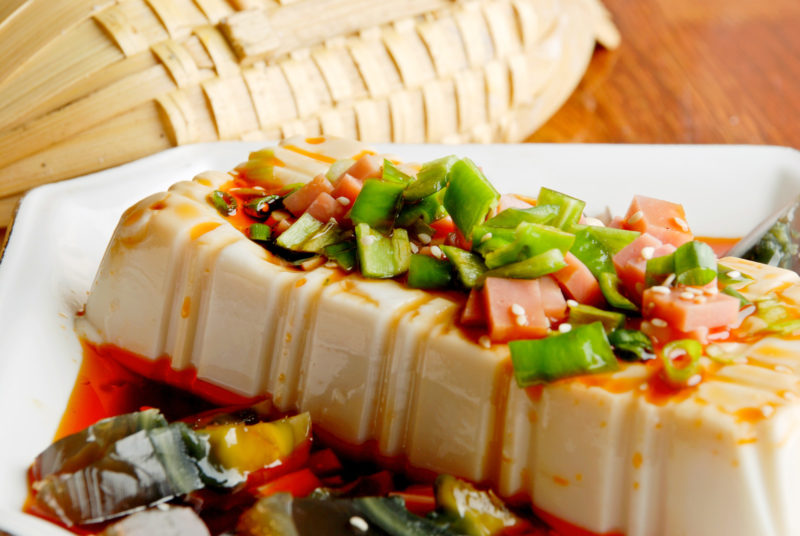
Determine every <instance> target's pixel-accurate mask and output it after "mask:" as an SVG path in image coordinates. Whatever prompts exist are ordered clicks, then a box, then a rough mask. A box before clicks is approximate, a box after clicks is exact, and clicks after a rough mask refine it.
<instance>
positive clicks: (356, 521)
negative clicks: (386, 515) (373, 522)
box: [350, 516, 369, 532]
mask: <svg viewBox="0 0 800 536" xmlns="http://www.w3.org/2000/svg"><path fill="white" fill-rule="evenodd" d="M350 525H352V527H353V528H354V529H356V530H357V531H359V532H367V531H368V530H369V523H367V520H366V519H364V518H363V517H360V516H353V517H351V518H350Z"/></svg>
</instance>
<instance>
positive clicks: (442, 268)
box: [408, 254, 452, 289]
mask: <svg viewBox="0 0 800 536" xmlns="http://www.w3.org/2000/svg"><path fill="white" fill-rule="evenodd" d="M451 280H452V275H451V267H450V263H449V262H448V261H440V260H439V259H434V258H433V257H429V256H428V255H419V254H415V255H411V263H410V265H409V267H408V286H409V287H411V288H424V289H435V288H445V287H447V286H448V285H449V284H450V281H451Z"/></svg>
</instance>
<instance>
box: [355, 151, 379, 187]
mask: <svg viewBox="0 0 800 536" xmlns="http://www.w3.org/2000/svg"><path fill="white" fill-rule="evenodd" d="M382 173H383V157H380V156H378V155H375V154H365V155H364V156H362V157H361V158H359V159H358V160H357V161H356V163H355V164H353V165H352V166H350V169H348V170H347V174H348V175H350V176H351V177H353V178H356V179H359V180H362V181H363V180H365V179H376V178H380V176H381V175H382Z"/></svg>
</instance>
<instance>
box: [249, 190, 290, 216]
mask: <svg viewBox="0 0 800 536" xmlns="http://www.w3.org/2000/svg"><path fill="white" fill-rule="evenodd" d="M281 199H283V198H282V197H281V196H279V195H265V196H261V197H256V198H253V199H251V200H249V201H248V202H247V203H245V205H244V213H245V214H247V215H248V216H250V217H251V218H256V219H258V220H263V219H266V218H267V216H269V213H270V212H271V211H272V210H273V209H274V208H275V206H276V205H278V204H279V203H280V201H281Z"/></svg>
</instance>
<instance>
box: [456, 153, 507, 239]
mask: <svg viewBox="0 0 800 536" xmlns="http://www.w3.org/2000/svg"><path fill="white" fill-rule="evenodd" d="M448 178H449V181H450V182H449V185H448V186H447V191H446V192H445V194H444V208H445V209H447V213H448V214H450V216H451V217H452V218H453V222H454V223H455V224H456V227H458V230H459V231H461V234H462V235H464V236H467V237H469V236H472V229H473V228H474V227H475V226H476V225H478V224H479V223H482V222H483V220H484V219H486V215H487V214H488V213H489V211H490V210H491V209H492V208H494V207H495V206H496V205H497V201H498V200H499V199H500V194H499V193H497V190H495V189H494V186H492V185H491V183H490V182H489V181H488V180H487V179H486V177H485V176H484V175H483V172H482V171H481V170H480V169H479V168H478V166H476V165H475V163H474V162H472V160H469V159H467V158H462V159H461V160H458V161H457V162H455V163H454V164H453V166H452V167H451V168H450V172H449V173H448Z"/></svg>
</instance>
